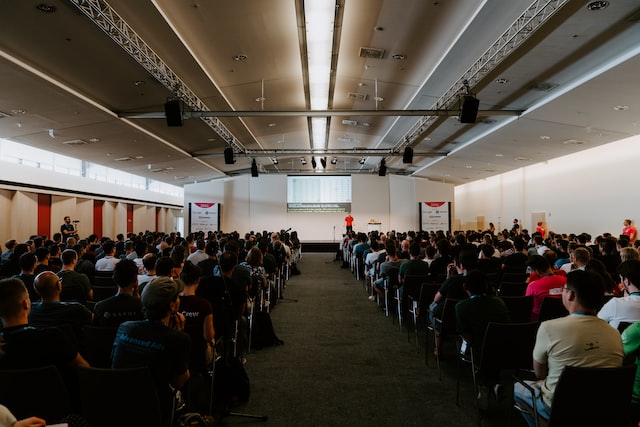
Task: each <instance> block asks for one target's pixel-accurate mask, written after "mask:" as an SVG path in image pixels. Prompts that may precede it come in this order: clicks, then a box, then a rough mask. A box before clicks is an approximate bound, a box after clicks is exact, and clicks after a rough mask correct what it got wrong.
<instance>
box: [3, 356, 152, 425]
mask: <svg viewBox="0 0 640 427" xmlns="http://www.w3.org/2000/svg"><path fill="white" fill-rule="evenodd" d="M77 372H78V387H79V394H80V402H79V405H80V407H79V408H77V407H74V405H73V404H72V399H71V398H70V393H69V391H68V390H69V389H68V388H67V385H66V384H65V382H64V380H63V378H62V376H61V374H60V372H59V371H58V369H57V368H56V367H55V366H53V365H50V366H45V367H39V368H32V369H18V370H6V371H1V370H0V384H2V387H0V403H2V404H3V405H5V406H7V407H8V408H11V411H12V413H13V414H14V415H15V416H16V417H17V418H18V419H24V418H28V417H31V416H37V417H40V418H43V419H45V420H47V424H54V423H58V422H67V421H70V420H69V417H70V415H71V414H75V416H78V415H79V416H80V417H82V419H84V421H86V422H87V423H88V424H89V425H91V426H92V427H110V426H116V425H135V426H149V427H151V426H153V427H158V426H162V418H161V414H162V411H161V408H160V400H159V398H158V395H157V392H156V389H155V387H154V385H153V384H154V382H153V378H152V376H151V372H150V371H149V369H148V368H147V367H143V368H131V369H103V368H95V367H91V368H85V367H81V368H78V371H77Z"/></svg>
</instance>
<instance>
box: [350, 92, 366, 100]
mask: <svg viewBox="0 0 640 427" xmlns="http://www.w3.org/2000/svg"><path fill="white" fill-rule="evenodd" d="M347 98H348V99H350V100H352V101H366V100H368V99H369V95H368V94H366V93H355V92H349V93H347Z"/></svg>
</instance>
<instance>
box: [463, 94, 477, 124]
mask: <svg viewBox="0 0 640 427" xmlns="http://www.w3.org/2000/svg"><path fill="white" fill-rule="evenodd" d="M479 105H480V100H478V98H476V97H473V96H471V95H465V96H464V98H463V101H462V108H461V109H460V123H475V122H476V117H477V116H478V106H479Z"/></svg>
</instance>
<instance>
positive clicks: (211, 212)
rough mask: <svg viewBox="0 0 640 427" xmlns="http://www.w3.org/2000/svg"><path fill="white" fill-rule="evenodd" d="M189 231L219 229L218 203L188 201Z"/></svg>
mask: <svg viewBox="0 0 640 427" xmlns="http://www.w3.org/2000/svg"><path fill="white" fill-rule="evenodd" d="M189 217H190V218H189V219H190V221H189V232H190V233H195V232H197V231H204V232H205V233H206V232H208V231H220V229H219V222H220V221H219V219H220V203H212V202H195V203H189Z"/></svg>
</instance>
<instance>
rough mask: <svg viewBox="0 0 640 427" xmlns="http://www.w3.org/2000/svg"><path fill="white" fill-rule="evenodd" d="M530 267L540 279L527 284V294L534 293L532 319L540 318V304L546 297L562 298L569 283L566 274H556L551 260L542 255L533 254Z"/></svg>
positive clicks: (529, 262)
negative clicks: (550, 262)
mask: <svg viewBox="0 0 640 427" xmlns="http://www.w3.org/2000/svg"><path fill="white" fill-rule="evenodd" d="M528 264H529V267H531V269H532V270H533V273H535V275H536V276H537V277H539V279H537V280H534V281H533V282H530V283H529V284H528V285H527V290H526V292H525V295H527V296H529V295H533V309H532V310H531V320H532V321H536V320H538V313H540V305H541V304H542V300H543V299H544V298H545V297H550V298H561V297H562V290H563V288H564V285H565V284H566V283H567V278H566V276H560V275H558V274H555V273H554V272H553V271H552V270H551V265H550V264H549V261H547V259H546V258H545V257H543V256H541V255H532V256H531V257H530V258H529V261H528Z"/></svg>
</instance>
